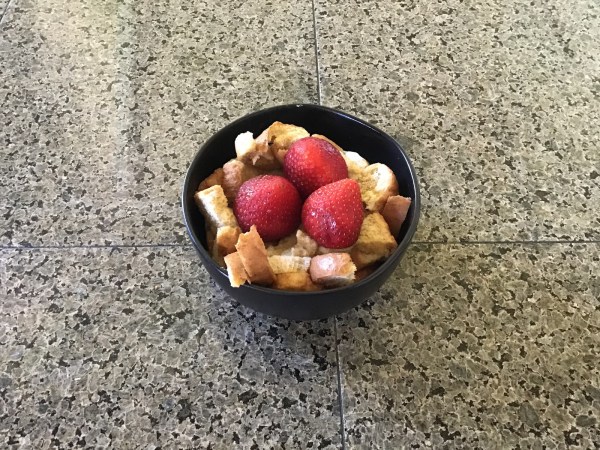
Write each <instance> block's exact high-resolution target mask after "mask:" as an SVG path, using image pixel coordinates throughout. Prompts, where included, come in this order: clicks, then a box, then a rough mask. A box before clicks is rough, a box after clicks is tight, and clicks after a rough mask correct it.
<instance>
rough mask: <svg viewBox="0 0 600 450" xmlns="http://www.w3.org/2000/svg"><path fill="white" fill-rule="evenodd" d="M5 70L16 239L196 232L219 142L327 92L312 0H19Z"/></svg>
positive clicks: (110, 238)
mask: <svg viewBox="0 0 600 450" xmlns="http://www.w3.org/2000/svg"><path fill="white" fill-rule="evenodd" d="M273 18H276V20H274V19H273ZM57 24H60V26H57ZM0 67H2V77H0V143H1V144H0V187H1V188H2V190H3V198H4V201H3V202H1V203H0V245H5V246H10V245H14V246H21V245H22V246H26V245H34V246H37V245H45V246H53V245H81V244H84V245H85V244H100V245H104V244H122V243H125V244H131V243H135V244H142V243H180V242H184V241H185V237H184V229H183V225H182V219H181V213H180V208H179V193H180V189H181V184H182V181H183V176H184V173H185V170H186V169H187V165H188V164H189V163H190V162H191V159H192V157H193V155H194V154H195V152H196V151H197V150H198V148H199V146H200V145H201V144H202V143H203V142H204V141H205V140H206V138H207V137H208V136H210V134H211V133H212V132H214V131H216V130H217V129H219V128H220V127H222V126H223V125H225V124H227V123H228V122H230V121H231V120H233V119H234V118H237V117H239V116H242V115H244V114H246V113H248V112H250V111H253V110H256V109H260V108H263V107H267V106H271V105H274V104H281V103H291V102H314V101H316V95H317V94H316V93H317V88H316V69H315V57H314V37H313V28H312V11H311V8H310V2H301V3H299V4H298V3H296V2H293V3H292V2H289V1H284V2H263V1H258V0H252V1H246V2H242V1H236V0H225V1H215V0H209V1H200V2H198V1H191V0H186V1H183V2H177V4H173V3H172V2H168V1H158V2H157V1H142V2H134V1H123V2H121V1H119V2H117V1H115V0H109V1H106V2H96V1H91V0H80V1H77V2H66V3H65V2H63V1H59V0H49V1H45V2H43V3H40V2H35V1H33V0H14V1H13V3H12V4H11V5H10V7H9V8H8V12H7V14H6V17H5V18H4V21H3V23H2V25H1V29H0Z"/></svg>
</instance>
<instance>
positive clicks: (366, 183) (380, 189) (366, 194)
mask: <svg viewBox="0 0 600 450" xmlns="http://www.w3.org/2000/svg"><path fill="white" fill-rule="evenodd" d="M358 184H359V185H360V194H361V197H362V199H363V203H364V204H365V207H366V208H367V209H368V210H369V211H380V210H381V209H383V207H384V206H385V202H386V201H387V199H388V197H390V196H391V195H398V181H397V180H396V175H394V172H392V170H391V169H390V168H389V167H388V166H386V165H385V164H380V163H375V164H371V165H370V166H367V167H366V168H365V169H363V171H362V172H361V174H360V177H359V179H358Z"/></svg>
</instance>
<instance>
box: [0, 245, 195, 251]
mask: <svg viewBox="0 0 600 450" xmlns="http://www.w3.org/2000/svg"><path fill="white" fill-rule="evenodd" d="M186 247H192V245H191V244H116V245H94V244H91V245H40V246H17V245H12V246H11V245H8V246H0V251H2V250H79V249H119V248H186Z"/></svg>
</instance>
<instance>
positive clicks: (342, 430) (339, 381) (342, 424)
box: [333, 317, 346, 450]
mask: <svg viewBox="0 0 600 450" xmlns="http://www.w3.org/2000/svg"><path fill="white" fill-rule="evenodd" d="M333 336H334V339H335V364H336V367H337V370H336V376H337V394H338V404H339V407H340V434H341V435H342V449H343V450H345V449H346V420H345V419H344V397H343V390H344V388H343V386H342V367H341V365H340V352H339V345H338V329H337V317H334V318H333Z"/></svg>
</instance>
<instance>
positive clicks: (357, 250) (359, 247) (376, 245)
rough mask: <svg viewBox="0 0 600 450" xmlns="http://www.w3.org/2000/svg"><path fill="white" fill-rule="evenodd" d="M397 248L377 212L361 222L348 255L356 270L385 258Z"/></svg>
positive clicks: (384, 222)
mask: <svg viewBox="0 0 600 450" xmlns="http://www.w3.org/2000/svg"><path fill="white" fill-rule="evenodd" d="M396 247H397V244H396V240H395V239H394V236H392V234H391V233H390V229H389V227H388V225H387V222H386V221H385V219H384V218H383V216H382V215H381V214H379V213H377V212H375V213H372V214H368V215H367V216H366V217H365V219H364V220H363V223H362V226H361V228H360V234H359V235H358V240H357V241H356V244H354V247H352V250H351V251H350V254H351V255H352V260H353V261H354V264H356V267H357V268H358V269H362V268H363V267H365V266H368V265H370V264H372V263H374V262H376V261H379V260H381V259H384V258H387V257H388V256H390V254H391V253H392V251H393V250H394V249H395V248H396Z"/></svg>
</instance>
